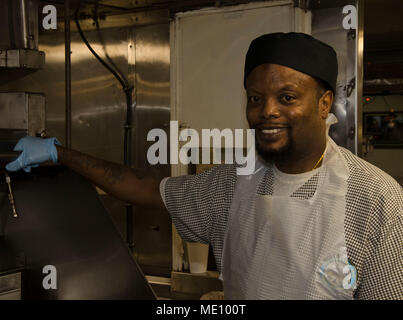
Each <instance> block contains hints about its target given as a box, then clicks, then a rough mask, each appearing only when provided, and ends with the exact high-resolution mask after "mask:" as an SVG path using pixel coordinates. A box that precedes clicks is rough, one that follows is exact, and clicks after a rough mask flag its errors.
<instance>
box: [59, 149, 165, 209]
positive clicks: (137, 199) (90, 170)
mask: <svg viewBox="0 0 403 320" xmlns="http://www.w3.org/2000/svg"><path fill="white" fill-rule="evenodd" d="M56 148H57V153H58V160H59V162H60V163H61V164H63V165H65V166H67V167H69V168H71V169H72V170H74V171H75V172H77V173H78V174H80V175H82V176H84V177H86V178H87V179H89V180H90V181H92V182H93V183H94V184H95V185H97V186H98V187H100V188H101V189H103V190H105V192H107V193H109V194H111V195H113V196H115V197H117V198H118V199H120V200H123V201H126V202H130V203H133V204H135V205H139V206H143V207H149V208H158V209H164V208H165V206H164V203H163V201H162V199H161V195H160V192H159V183H160V179H156V178H154V177H151V176H147V175H146V172H142V171H140V170H136V169H133V168H128V167H126V166H124V165H121V164H117V163H113V162H109V161H105V160H102V159H97V158H94V157H91V156H89V155H86V154H83V153H81V152H78V151H75V150H70V149H66V148H64V147H60V146H57V147H56Z"/></svg>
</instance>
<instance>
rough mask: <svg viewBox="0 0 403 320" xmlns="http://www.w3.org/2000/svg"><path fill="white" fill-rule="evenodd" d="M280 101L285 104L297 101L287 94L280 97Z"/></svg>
mask: <svg viewBox="0 0 403 320" xmlns="http://www.w3.org/2000/svg"><path fill="white" fill-rule="evenodd" d="M280 100H281V101H282V102H285V103H292V102H293V101H294V100H295V97H293V96H290V95H289V94H285V95H283V96H281V97H280Z"/></svg>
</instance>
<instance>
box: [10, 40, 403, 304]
mask: <svg viewBox="0 0 403 320" xmlns="http://www.w3.org/2000/svg"><path fill="white" fill-rule="evenodd" d="M336 79H337V59H336V53H335V52H334V50H333V49H332V48H331V47H329V46H327V45H326V44H324V43H322V42H320V41H318V40H316V39H314V38H312V37H311V36H308V35H305V34H300V33H287V34H284V33H275V34H268V35H264V36H261V37H259V38H257V39H255V40H254V41H252V43H251V45H250V47H249V50H248V53H247V56H246V61H245V74H244V85H245V89H246V92H247V99H248V101H247V108H246V114H247V119H248V122H249V125H250V127H251V128H252V129H255V130H256V147H257V148H256V149H257V152H258V158H257V161H256V166H255V171H254V173H253V174H251V175H248V176H237V174H236V166H235V165H220V166H216V167H214V168H212V169H210V170H208V171H206V172H204V173H202V174H199V175H191V176H181V177H171V178H164V179H163V180H162V181H157V180H155V179H153V178H151V177H147V176H146V175H144V174H142V173H139V172H137V171H136V170H134V169H129V168H126V167H124V166H121V165H118V164H113V163H109V162H106V161H103V160H99V159H95V158H93V157H90V156H87V155H84V154H82V153H79V152H77V151H73V150H67V149H65V148H63V147H61V146H59V145H55V142H56V141H55V139H54V138H53V139H48V140H41V139H37V138H31V137H28V138H25V139H23V140H21V141H20V142H19V143H18V144H17V146H16V150H19V151H23V153H22V154H21V155H20V157H19V158H18V159H17V160H16V161H15V162H13V163H11V164H9V165H8V167H7V168H8V169H9V170H18V169H20V168H25V170H29V168H30V166H31V165H36V164H38V163H40V162H42V161H47V160H53V161H54V162H56V161H59V162H60V163H62V164H64V165H66V166H68V167H70V168H72V169H73V170H75V171H76V172H78V173H80V174H82V175H83V176H85V177H86V178H88V179H89V180H91V181H92V182H94V183H95V184H96V185H98V186H99V187H101V188H102V189H104V190H105V191H106V192H108V193H110V194H112V195H114V196H116V197H118V198H120V199H121V200H124V201H127V202H131V203H133V204H136V205H140V206H146V207H156V208H167V210H168V211H169V213H170V214H171V217H172V220H173V222H174V223H175V226H176V228H177V230H178V232H179V233H180V235H181V236H182V237H183V238H184V240H186V241H189V242H204V243H210V244H211V245H212V247H213V250H214V255H215V259H216V262H217V266H218V269H219V271H220V273H221V276H222V278H223V280H224V295H225V297H226V298H227V299H351V298H357V299H403V195H402V188H401V186H400V185H399V184H398V183H397V182H396V181H395V180H393V179H392V178H391V177H390V176H388V175H387V174H386V173H384V172H382V171H381V170H380V169H378V168H376V167H374V166H372V165H370V164H368V163H367V162H365V161H363V160H361V159H360V158H358V157H356V156H355V155H353V154H352V153H351V152H349V151H348V150H346V149H344V148H341V147H338V146H337V145H336V144H335V143H334V142H333V140H331V139H330V138H329V137H328V129H329V126H330V125H331V124H332V123H334V122H335V117H334V116H333V115H331V114H329V111H330V108H331V106H332V103H333V99H334V92H335V87H336Z"/></svg>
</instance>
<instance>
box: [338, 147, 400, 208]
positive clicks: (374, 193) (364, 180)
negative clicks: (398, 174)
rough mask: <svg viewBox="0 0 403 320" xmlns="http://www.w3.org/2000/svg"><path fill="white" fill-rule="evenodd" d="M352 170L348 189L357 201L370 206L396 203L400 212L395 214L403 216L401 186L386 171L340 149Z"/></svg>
mask: <svg viewBox="0 0 403 320" xmlns="http://www.w3.org/2000/svg"><path fill="white" fill-rule="evenodd" d="M339 148H340V151H341V153H342V154H343V156H344V158H345V159H346V162H347V164H348V167H349V170H350V176H349V179H348V181H347V183H348V188H349V190H351V193H354V198H356V200H357V201H364V200H365V201H367V202H368V205H380V204H382V205H384V204H385V202H386V201H389V202H391V201H392V202H395V203H396V205H397V206H398V208H399V210H397V212H395V214H399V215H403V213H402V208H401V206H402V203H403V192H402V191H403V189H402V187H401V186H400V184H399V183H398V182H397V181H396V180H395V179H394V178H393V177H391V176H390V175H389V174H387V173H386V172H385V171H383V170H381V169H380V168H378V167H376V166H374V165H373V164H371V163H369V162H367V161H365V160H364V159H362V158H360V157H358V156H356V155H355V154H353V153H352V152H351V151H349V150H347V149H345V148H343V147H340V146H339Z"/></svg>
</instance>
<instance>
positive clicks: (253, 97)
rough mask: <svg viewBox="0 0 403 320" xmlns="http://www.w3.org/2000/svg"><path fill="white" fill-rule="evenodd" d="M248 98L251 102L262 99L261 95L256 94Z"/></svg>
mask: <svg viewBox="0 0 403 320" xmlns="http://www.w3.org/2000/svg"><path fill="white" fill-rule="evenodd" d="M248 100H249V102H251V103H257V102H259V101H260V98H259V97H256V96H250V97H249V98H248Z"/></svg>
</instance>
